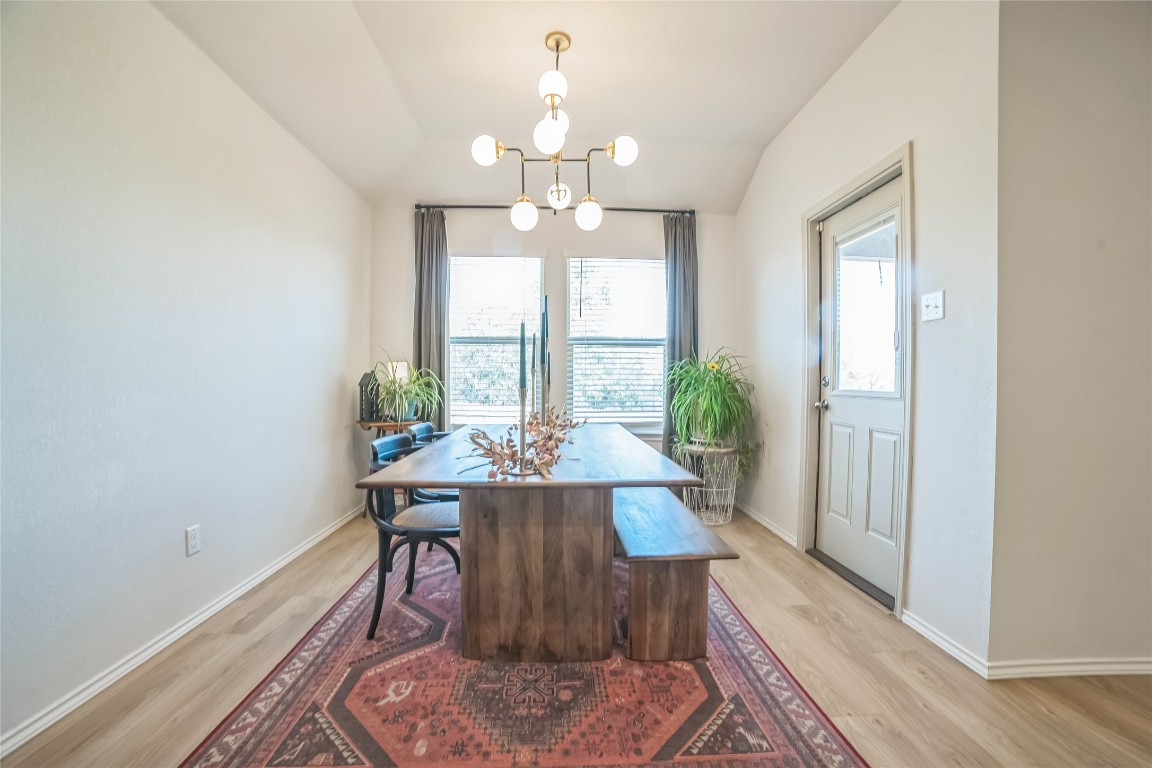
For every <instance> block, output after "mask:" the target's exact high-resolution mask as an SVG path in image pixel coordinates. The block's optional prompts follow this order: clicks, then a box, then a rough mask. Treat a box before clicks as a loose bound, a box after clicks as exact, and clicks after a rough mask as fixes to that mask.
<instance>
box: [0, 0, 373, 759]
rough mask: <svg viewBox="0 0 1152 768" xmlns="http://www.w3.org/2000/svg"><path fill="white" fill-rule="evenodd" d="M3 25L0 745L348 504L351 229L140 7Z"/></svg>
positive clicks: (326, 189)
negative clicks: (193, 530) (0, 674)
mask: <svg viewBox="0 0 1152 768" xmlns="http://www.w3.org/2000/svg"><path fill="white" fill-rule="evenodd" d="M2 26H3V45H2V49H3V88H2V99H3V102H2V115H3V130H2V134H3V139H2V140H3V144H2V151H3V158H4V174H3V187H2V193H3V200H4V206H3V219H2V237H3V263H2V275H3V304H2V308H3V353H2V354H3V356H2V361H3V362H2V365H3V368H2V371H3V379H2V382H3V401H2V414H3V437H2V448H3V474H2V479H3V513H2V514H3V544H2V574H3V578H2V582H3V586H2V604H3V617H2V622H0V624H2V662H3V671H4V681H3V700H2V704H0V723H2V725H0V730H2V731H3V732H4V734H6V736H11V735H12V734H13V732H14V730H15V729H17V728H18V727H19V726H21V724H23V723H26V722H27V721H28V718H31V717H33V716H34V715H36V714H37V713H38V712H41V711H42V710H44V708H46V707H48V706H49V705H51V704H52V703H53V702H55V701H57V700H58V699H60V698H61V697H64V696H66V695H67V694H69V693H70V692H72V691H74V690H75V689H77V688H78V687H79V686H81V685H83V684H85V683H87V682H88V681H90V680H92V679H93V678H94V677H95V676H97V675H99V674H100V673H102V672H104V671H106V670H108V669H109V668H111V667H112V666H113V665H114V664H116V663H117V662H118V661H120V660H121V659H124V658H125V657H128V656H130V655H131V654H133V653H134V652H136V651H137V650H139V649H141V648H142V647H144V646H145V645H147V644H148V643H150V642H151V641H153V640H154V639H156V638H158V637H160V636H161V635H163V634H164V633H166V632H168V631H169V630H172V629H173V628H174V627H176V626H177V625H179V624H180V623H181V622H184V621H185V620H187V619H189V617H191V616H193V615H194V614H196V613H197V612H199V611H200V610H201V609H203V608H205V607H206V606H208V605H209V604H211V603H212V602H213V601H215V600H216V599H217V598H219V597H221V596H222V595H224V594H226V593H227V592H229V591H230V590H232V589H234V588H236V587H237V586H238V585H240V584H242V583H243V582H245V580H247V579H249V578H250V577H252V576H253V575H255V574H257V573H258V572H259V571H261V569H264V568H265V567H267V566H269V565H270V564H272V563H273V562H275V561H276V560H277V559H279V558H281V557H282V556H284V555H285V554H286V553H288V552H289V551H291V550H292V549H293V548H295V547H297V546H298V545H300V544H301V543H303V542H305V541H306V540H308V539H309V538H310V537H312V536H313V535H315V534H317V533H318V532H320V531H322V530H323V529H325V528H326V527H328V526H329V525H331V524H332V523H334V522H336V521H337V520H338V519H340V518H341V517H342V516H343V515H344V514H346V513H348V512H350V511H351V510H352V509H354V508H355V507H356V506H357V504H358V501H359V494H358V493H357V492H356V491H355V489H354V488H353V483H354V482H355V481H356V480H357V479H358V478H357V476H356V475H357V469H356V467H358V466H359V465H360V464H362V463H363V462H362V461H361V456H360V453H359V452H357V450H356V445H355V440H356V438H353V436H352V435H353V430H355V432H359V430H358V429H356V428H355V426H354V424H353V421H354V419H355V407H356V405H355V401H354V393H355V383H356V380H357V378H358V376H359V373H360V372H361V371H362V370H363V369H364V366H365V365H366V364H367V358H368V332H367V329H368V311H367V299H368V287H367V274H368V272H367V270H368V253H369V250H370V245H371V243H370V240H371V238H370V228H371V219H370V211H369V209H368V208H367V206H366V205H365V204H364V203H363V202H362V201H361V200H360V199H359V198H357V197H356V196H355V195H354V194H352V192H351V191H349V189H348V188H347V187H346V186H345V185H344V184H343V183H341V182H340V181H338V180H337V179H336V178H335V177H334V176H333V175H332V173H330V172H329V171H328V170H327V169H325V168H324V167H323V166H322V165H321V164H320V163H319V162H318V161H317V160H316V159H315V158H313V157H312V156H311V155H310V154H309V153H308V152H307V151H305V150H304V149H303V148H302V147H301V146H300V145H299V144H298V142H297V141H296V140H295V139H293V138H292V137H291V136H290V135H288V133H286V132H285V131H284V130H282V129H281V128H280V127H279V126H278V125H277V124H275V123H274V122H273V121H272V120H271V118H269V117H268V116H267V115H266V114H265V113H264V112H263V111H261V110H260V109H259V108H258V107H257V106H255V105H254V104H253V103H252V102H251V100H250V99H249V98H248V97H247V96H245V95H244V93H243V92H241V91H240V89H239V88H237V87H236V85H235V84H234V83H232V82H231V81H230V80H229V79H228V78H226V77H225V76H224V75H223V74H222V73H221V72H220V71H219V70H218V69H217V68H216V67H215V66H214V65H213V64H211V63H210V62H209V60H208V59H207V58H205V56H204V55H203V54H202V53H200V52H199V51H198V50H197V49H195V48H194V47H193V46H192V44H191V43H189V42H188V40H187V39H185V38H184V37H183V36H182V35H181V34H179V33H178V32H177V31H176V30H175V29H174V28H173V27H172V25H171V24H170V23H169V22H168V21H167V20H165V19H164V18H163V17H162V16H161V15H160V14H159V13H158V12H157V11H156V10H155V8H153V7H152V6H151V5H149V4H146V3H67V4H55V3H4V4H3V25H2ZM357 438H358V436H357ZM196 523H199V524H200V525H201V526H202V531H203V551H202V552H201V553H200V554H198V555H195V556H193V557H191V558H185V556H184V542H183V535H184V528H185V527H186V526H190V525H193V524H196ZM5 746H6V747H8V746H11V744H10V742H9V739H8V738H5Z"/></svg>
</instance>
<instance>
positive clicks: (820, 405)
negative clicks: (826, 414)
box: [812, 400, 828, 411]
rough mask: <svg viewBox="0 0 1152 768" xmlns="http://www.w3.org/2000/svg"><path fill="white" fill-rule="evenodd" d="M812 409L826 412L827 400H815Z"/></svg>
mask: <svg viewBox="0 0 1152 768" xmlns="http://www.w3.org/2000/svg"><path fill="white" fill-rule="evenodd" d="M812 407H813V408H815V409H816V410H818V411H826V410H828V401H827V400H817V401H816V402H814V403H812Z"/></svg>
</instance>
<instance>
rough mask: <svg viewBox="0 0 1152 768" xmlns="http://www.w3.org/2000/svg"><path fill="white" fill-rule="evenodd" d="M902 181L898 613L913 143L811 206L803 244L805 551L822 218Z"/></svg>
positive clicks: (814, 465)
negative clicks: (902, 431) (902, 399)
mask: <svg viewBox="0 0 1152 768" xmlns="http://www.w3.org/2000/svg"><path fill="white" fill-rule="evenodd" d="M896 179H898V180H899V184H900V187H901V189H900V195H901V201H900V236H899V239H898V242H897V252H896V258H897V259H898V260H899V266H900V268H898V270H897V271H898V273H899V275H900V277H899V281H898V288H897V295H898V297H899V298H898V301H897V304H898V306H897V312H898V313H899V319H900V326H901V328H902V329H903V331H902V332H903V335H904V336H905V337H906V338H903V339H901V340H900V345H901V347H902V352H903V354H901V355H900V374H899V375H900V380H901V382H902V383H903V388H904V451H903V456H902V457H901V467H900V469H901V471H900V482H899V484H898V485H897V493H898V494H899V499H898V501H897V505H896V506H897V510H896V515H897V524H896V530H897V534H898V536H899V540H898V541H897V543H896V550H897V563H898V564H897V571H896V594H895V595H893V597H894V598H895V607H894V609H893V613H894V614H895V616H896V618H900V615H901V614H902V613H903V610H904V577H905V576H906V574H907V542H908V528H909V525H908V520H909V515H908V501H909V494H910V492H911V487H912V396H913V388H912V370H913V364H912V361H913V355H914V348H915V347H914V343H915V326H914V324H913V322H912V320H913V313H912V307H913V281H912V264H913V259H912V255H913V242H914V239H913V234H912V233H913V221H914V216H913V198H912V142H906V143H905V144H904V145H903V146H901V147H900V148H899V149H897V150H896V151H895V152H893V153H892V154H890V155H889V156H888V157H886V158H884V159H883V160H882V161H880V162H879V163H877V164H876V165H874V166H872V167H871V168H870V169H868V170H867V171H865V172H864V173H862V174H860V175H859V176H857V177H856V178H855V179H853V180H852V181H850V182H849V183H847V184H845V185H844V186H843V187H841V188H840V189H838V190H837V191H836V192H834V193H832V194H831V195H829V196H828V197H826V198H824V200H822V201H821V202H819V203H818V204H816V205H815V206H813V207H812V208H810V209H808V211H806V212H805V213H804V215H803V222H802V225H803V232H802V236H801V237H802V244H803V254H804V260H805V265H804V296H805V307H804V311H805V318H804V328H805V342H806V343H805V345H804V370H803V376H804V380H803V387H802V389H801V391H802V392H803V393H804V403H803V408H802V409H801V416H800V434H801V439H802V441H803V445H802V451H801V477H802V483H803V485H802V486H801V493H800V509H799V516H798V521H799V525H798V526H797V530H798V531H799V532H800V536H799V537H798V539H797V542H796V543H797V545H798V547H799V548H800V549H801V550H807V549H812V548H814V547H815V546H816V493H817V473H818V469H819V466H820V452H819V450H820V419H819V417H818V416H817V415H816V414H815V409H814V408H813V407H812V403H813V402H814V400H818V399H819V397H820V230H819V227H820V225H821V223H822V222H823V221H824V220H825V219H827V218H829V217H831V216H833V215H834V214H836V213H838V212H840V211H841V210H843V209H845V208H847V207H848V206H850V205H852V204H853V203H855V202H856V201H857V200H860V199H862V198H864V197H867V196H868V195H869V194H871V193H872V192H874V191H875V190H877V189H879V188H880V187H882V186H884V185H885V184H887V183H888V182H890V181H893V180H896Z"/></svg>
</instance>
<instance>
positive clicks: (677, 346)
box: [664, 213, 700, 456]
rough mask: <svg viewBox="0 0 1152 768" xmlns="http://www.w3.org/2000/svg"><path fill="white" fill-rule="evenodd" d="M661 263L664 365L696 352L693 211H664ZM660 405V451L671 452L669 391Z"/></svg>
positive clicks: (695, 261) (696, 302)
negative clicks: (665, 287)
mask: <svg viewBox="0 0 1152 768" xmlns="http://www.w3.org/2000/svg"><path fill="white" fill-rule="evenodd" d="M664 265H665V270H666V272H667V281H668V329H667V335H668V346H667V352H668V355H667V357H668V365H672V363H675V362H676V361H678V360H684V359H685V358H689V357H696V356H697V349H696V347H697V344H698V343H699V341H700V332H699V323H698V320H697V318H698V315H699V310H698V298H697V292H698V288H697V286H698V284H699V283H698V280H697V277H696V275H697V266H696V265H697V257H696V214H695V213H666V214H664ZM667 401H668V404H666V405H665V407H664V453H665V454H666V455H669V456H670V455H671V454H672V439H673V438H674V437H675V435H674V434H673V427H672V413H671V410H670V408H669V405H670V404H671V402H672V391H671V389H669V391H668V392H667Z"/></svg>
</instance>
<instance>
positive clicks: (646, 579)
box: [628, 560, 708, 661]
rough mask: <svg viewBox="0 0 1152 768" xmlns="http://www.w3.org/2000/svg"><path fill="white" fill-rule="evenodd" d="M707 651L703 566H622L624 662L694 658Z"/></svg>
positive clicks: (663, 562) (641, 563)
mask: <svg viewBox="0 0 1152 768" xmlns="http://www.w3.org/2000/svg"><path fill="white" fill-rule="evenodd" d="M707 648H708V561H707V560H649V561H635V562H631V563H629V564H628V658H630V659H635V660H636V661H670V660H673V659H697V658H700V657H701V656H704V655H705V654H706V653H707Z"/></svg>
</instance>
